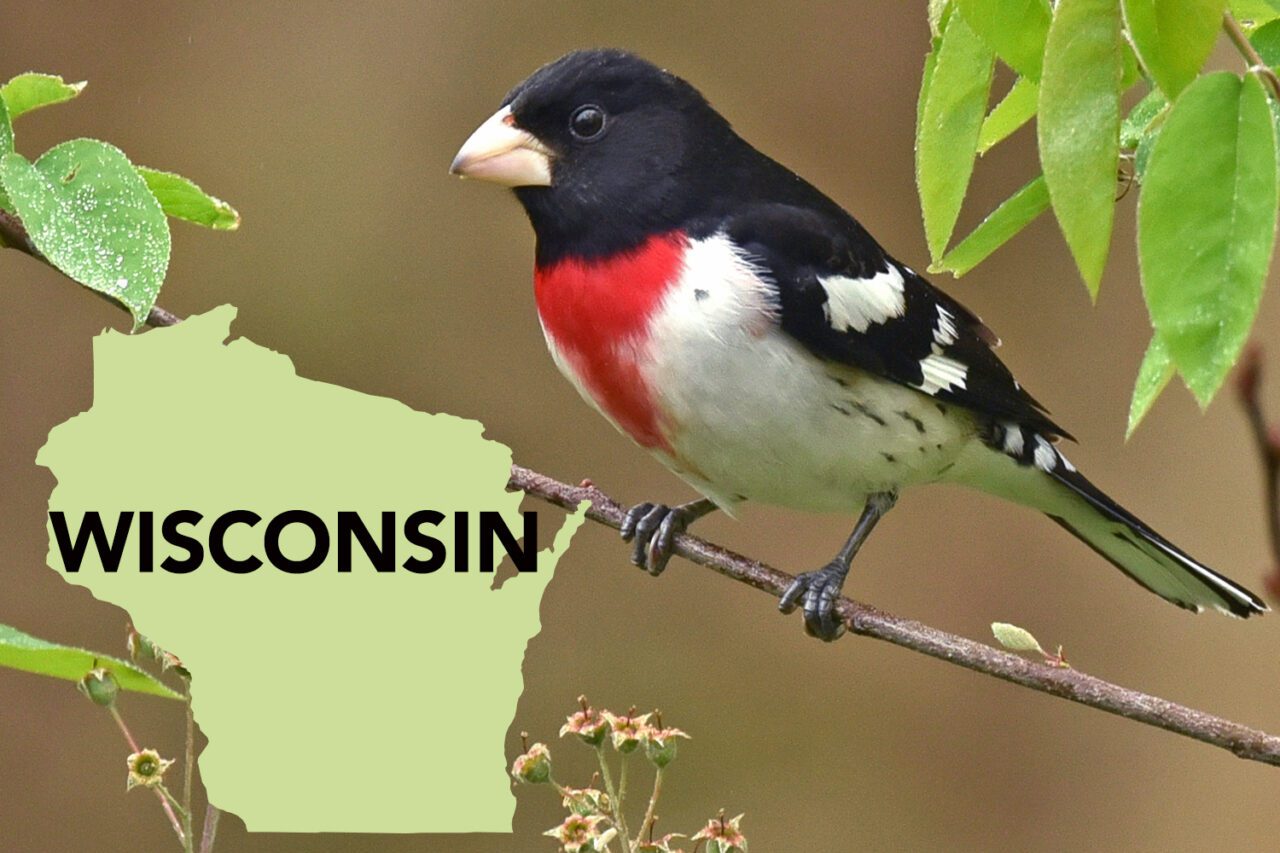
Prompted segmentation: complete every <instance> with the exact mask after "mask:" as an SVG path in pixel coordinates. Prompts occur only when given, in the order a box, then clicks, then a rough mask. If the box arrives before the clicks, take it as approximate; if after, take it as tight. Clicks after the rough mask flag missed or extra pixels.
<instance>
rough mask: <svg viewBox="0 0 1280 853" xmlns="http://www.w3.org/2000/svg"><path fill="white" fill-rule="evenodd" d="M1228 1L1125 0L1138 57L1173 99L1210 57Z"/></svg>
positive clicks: (1125, 15) (1130, 32) (1129, 28)
mask: <svg viewBox="0 0 1280 853" xmlns="http://www.w3.org/2000/svg"><path fill="white" fill-rule="evenodd" d="M1226 5H1227V4H1226V0H1124V19H1125V23H1126V24H1127V25H1128V30H1129V36H1130V38H1132V40H1133V46H1134V47H1135V48H1136V49H1137V51H1138V57H1139V58H1140V59H1141V60H1142V64H1143V66H1144V67H1146V69H1147V71H1148V72H1150V74H1151V76H1152V77H1153V78H1154V79H1155V81H1156V83H1157V84H1159V86H1160V88H1161V89H1163V90H1164V93H1165V94H1166V95H1168V96H1169V97H1170V98H1171V99H1172V98H1176V97H1177V96H1178V93H1179V92H1181V91H1182V90H1183V89H1184V88H1185V87H1186V86H1187V84H1188V83H1190V82H1191V81H1192V80H1194V79H1195V78H1196V75H1197V74H1199V73H1200V69H1201V68H1202V67H1203V66H1204V61H1205V60H1206V59H1208V58H1209V53H1210V52H1211V51H1212V50H1213V43H1214V42H1215V41H1217V39H1218V31H1219V30H1220V29H1221V27H1222V13H1223V10H1224V9H1225V8H1226Z"/></svg>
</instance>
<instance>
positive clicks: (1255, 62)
mask: <svg viewBox="0 0 1280 853" xmlns="http://www.w3.org/2000/svg"><path fill="white" fill-rule="evenodd" d="M1222 29H1224V30H1226V33H1227V36H1228V37H1229V38H1230V39H1231V43H1232V44H1233V45H1235V48H1236V51H1237V52H1239V54H1240V55H1241V56H1243V57H1244V59H1245V61H1246V62H1247V63H1249V70H1250V71H1251V72H1253V73H1254V74H1257V75H1258V76H1259V77H1261V78H1262V80H1263V81H1264V82H1265V83H1266V84H1267V85H1268V86H1270V87H1271V93H1272V94H1273V95H1275V96H1276V97H1277V98H1280V78H1278V77H1276V73H1275V72H1274V71H1272V70H1271V67H1270V66H1269V65H1267V63H1266V62H1264V61H1263V59H1262V57H1261V56H1259V55H1258V51H1256V50H1255V49H1254V47H1253V45H1252V44H1250V42H1249V37H1248V36H1247V35H1245V34H1244V30H1243V29H1241V28H1240V24H1239V22H1238V21H1236V19H1235V18H1234V17H1233V16H1232V14H1231V13H1230V12H1225V13H1223V15H1222Z"/></svg>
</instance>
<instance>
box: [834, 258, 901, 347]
mask: <svg viewBox="0 0 1280 853" xmlns="http://www.w3.org/2000/svg"><path fill="white" fill-rule="evenodd" d="M818 281H819V283H820V284H821V285H822V288H823V290H825V291H826V292H827V304H826V305H825V306H824V310H825V311H826V314H827V322H828V323H830V324H831V326H832V327H833V328H835V329H837V330H839V331H842V332H843V331H848V330H850V329H852V330H853V331H855V332H865V331H866V330H867V329H869V328H871V326H872V325H874V324H877V323H884V322H885V321H887V320H892V319H893V318H894V317H901V316H902V314H903V312H904V311H906V310H907V304H906V300H905V298H904V297H903V292H902V291H903V284H902V272H901V271H900V270H899V269H898V268H897V267H895V266H894V265H893V264H890V265H889V269H888V270H886V271H885V272H882V273H876V274H875V275H873V276H871V277H870V278H849V277H848V276H842V275H837V276H831V277H830V278H820V279H818Z"/></svg>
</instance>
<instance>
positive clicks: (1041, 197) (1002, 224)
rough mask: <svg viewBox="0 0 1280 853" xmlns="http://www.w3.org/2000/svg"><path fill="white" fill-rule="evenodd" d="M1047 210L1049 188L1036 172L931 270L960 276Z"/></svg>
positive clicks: (1042, 177) (1042, 176) (1041, 176)
mask: <svg viewBox="0 0 1280 853" xmlns="http://www.w3.org/2000/svg"><path fill="white" fill-rule="evenodd" d="M1048 209H1049V190H1048V187H1046V186H1045V182H1044V175H1039V176H1037V177H1036V178H1034V179H1033V180H1032V181H1031V182H1030V183H1028V184H1027V185H1026V186H1024V187H1023V188H1022V189H1020V190H1018V191H1017V192H1016V193H1014V194H1013V195H1011V196H1009V198H1007V199H1005V200H1004V202H1002V203H1001V205H1000V206H999V207H997V208H996V209H995V210H993V211H992V212H991V214H990V215H989V216H987V218H986V219H984V220H982V222H981V224H979V225H978V227H977V228H975V229H973V231H972V233H970V234H969V236H968V237H965V238H964V239H963V240H961V241H960V242H959V243H958V244H957V245H956V247H955V248H954V249H952V250H951V251H950V252H947V254H946V256H945V257H943V259H942V260H941V261H939V262H938V264H937V266H935V267H930V268H929V269H930V272H951V273H953V274H954V275H955V276H956V277H957V278H959V277H960V276H962V275H964V274H965V273H967V272H968V271H969V270H971V269H973V268H974V267H976V266H977V265H978V264H980V263H982V262H983V261H984V260H986V259H987V256H988V255H990V254H991V253H992V252H994V251H995V250H996V249H998V248H1000V247H1001V246H1003V245H1004V244H1005V243H1007V242H1009V240H1010V239H1011V238H1012V237H1013V236H1014V235H1015V234H1017V233H1018V232H1019V231H1021V230H1022V229H1023V228H1025V227H1027V225H1028V224H1029V223H1030V222H1031V221H1032V220H1034V219H1035V218H1036V217H1037V216H1039V215H1040V214H1042V213H1044V212H1045V211H1046V210H1048Z"/></svg>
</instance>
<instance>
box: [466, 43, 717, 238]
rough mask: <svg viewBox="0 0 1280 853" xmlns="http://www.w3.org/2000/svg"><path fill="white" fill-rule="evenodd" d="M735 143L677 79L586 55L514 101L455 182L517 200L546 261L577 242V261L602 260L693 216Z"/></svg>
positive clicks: (483, 132)
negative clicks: (473, 183)
mask: <svg viewBox="0 0 1280 853" xmlns="http://www.w3.org/2000/svg"><path fill="white" fill-rule="evenodd" d="M736 140H737V137H736V136H735V135H734V134H733V131H732V130H731V129H730V128H729V125H728V123H727V122H726V121H725V120H724V119H723V118H721V117H720V115H719V114H718V113H716V112H715V111H714V110H713V109H712V108H711V107H710V106H709V105H708V104H707V102H706V100H705V99H704V98H703V97H702V95H701V94H699V93H698V91H697V90H696V89H694V88H693V87H692V86H691V85H689V84H688V83H686V82H685V81H684V80H681V79H680V78H679V77H676V76H675V75H673V74H670V73H668V72H666V71H663V70H662V69H660V68H658V67H657V66H655V65H653V64H652V63H650V62H647V61H646V60H644V59H641V58H640V57H638V56H635V55H633V54H630V53H626V52H625V51H621V50H581V51H575V52H573V53H570V54H568V55H566V56H564V57H562V58H560V59H558V60H556V61H555V62H552V63H551V64H549V65H546V66H543V67H542V68H540V69H538V70H537V71H535V72H534V73H533V74H532V75H530V76H529V78H528V79H526V80H525V81H524V82H522V83H520V84H519V85H517V86H516V87H515V88H514V89H512V90H511V92H510V93H508V94H507V97H506V98H505V99H504V100H503V103H502V107H501V109H499V110H498V111H497V112H496V113H494V114H493V115H492V116H490V117H489V118H488V119H487V120H486V121H485V122H484V123H483V124H481V125H480V127H479V128H477V129H476V131H475V132H474V133H473V134H472V135H471V137H470V138H469V139H468V140H467V141H466V143H465V144H463V146H462V149H461V150H460V151H459V152H458V155H457V157H455V158H454V161H453V165H452V167H451V168H450V171H451V172H453V173H454V174H456V175H461V176H463V177H468V178H476V179H479V180H486V181H492V182H494V183H498V184H502V185H505V186H509V187H512V188H514V189H515V192H516V195H517V196H518V197H519V199H520V201H521V203H522V204H523V205H524V207H525V210H526V211H527V212H528V214H529V219H530V221H531V222H532V223H533V226H534V230H535V231H536V232H537V234H538V238H539V250H540V252H542V251H544V250H546V249H548V248H552V247H553V246H554V245H555V244H559V243H563V242H565V241H568V240H572V241H574V242H575V243H576V244H577V245H575V246H574V247H573V249H574V252H575V253H576V254H593V253H596V252H599V253H605V252H608V251H613V250H616V249H618V248H623V247H625V246H626V245H627V244H629V243H631V242H634V241H635V240H637V239H640V238H642V237H643V236H644V235H645V234H647V233H652V232H653V231H655V230H659V229H662V228H665V227H675V226H676V225H678V224H680V223H681V222H683V221H684V220H685V219H687V218H688V217H689V216H690V215H693V214H694V213H696V211H692V210H691V209H690V207H691V205H693V204H695V203H699V202H704V201H705V200H706V199H707V198H708V197H711V196H714V193H708V192H706V189H707V187H706V186H705V185H706V182H707V181H708V180H712V179H715V180H720V179H723V176H724V170H723V169H716V168H715V167H714V162H715V161H716V159H717V157H721V156H722V155H723V154H724V153H725V152H726V151H728V150H730V149H731V148H733V146H734V145H735V142H736ZM720 165H721V166H723V165H724V164H723V163H720ZM544 244H551V245H544Z"/></svg>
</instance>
